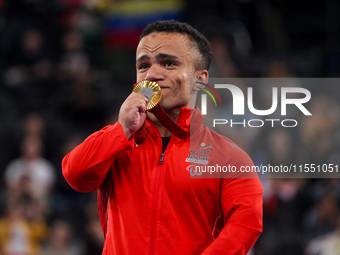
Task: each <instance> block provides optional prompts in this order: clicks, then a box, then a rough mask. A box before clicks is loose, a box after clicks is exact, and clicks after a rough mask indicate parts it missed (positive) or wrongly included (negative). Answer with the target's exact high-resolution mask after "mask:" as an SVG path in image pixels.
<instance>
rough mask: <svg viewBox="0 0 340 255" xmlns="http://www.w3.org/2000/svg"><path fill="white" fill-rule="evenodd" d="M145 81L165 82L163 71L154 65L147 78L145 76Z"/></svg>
mask: <svg viewBox="0 0 340 255" xmlns="http://www.w3.org/2000/svg"><path fill="white" fill-rule="evenodd" d="M145 80H150V81H162V80H164V75H163V73H162V70H161V68H160V67H159V66H157V65H152V66H151V67H150V68H149V70H148V72H147V74H146V76H145Z"/></svg>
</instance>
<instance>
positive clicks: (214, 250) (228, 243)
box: [202, 151, 263, 255]
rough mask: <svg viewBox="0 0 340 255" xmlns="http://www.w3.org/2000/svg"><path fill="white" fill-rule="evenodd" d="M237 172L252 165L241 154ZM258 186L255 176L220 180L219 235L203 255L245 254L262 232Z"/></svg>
mask: <svg viewBox="0 0 340 255" xmlns="http://www.w3.org/2000/svg"><path fill="white" fill-rule="evenodd" d="M236 158H237V159H238V160H237V161H238V162H237V163H236V164H235V165H236V167H237V169H240V167H241V166H247V165H248V166H249V165H251V166H252V165H253V162H252V161H251V159H250V158H249V156H248V155H247V154H246V153H245V152H244V151H241V153H240V154H239V155H238V156H237V157H236ZM262 192H263V189H262V186H261V183H260V180H259V179H258V176H257V174H251V176H250V175H249V174H247V175H240V176H235V177H234V178H225V179H222V180H221V205H222V211H223V216H224V227H223V229H222V230H221V232H220V234H219V236H218V237H217V238H216V239H215V240H214V241H213V242H212V243H211V244H210V245H209V246H208V247H207V248H206V249H205V250H204V252H203V253H202V254H204V255H208V254H211V255H218V254H223V255H226V254H242V255H246V254H247V253H248V251H249V250H250V249H251V247H252V246H253V245H254V244H255V242H256V240H257V238H258V237H259V236H260V234H261V232H262V217H263V212H262V206H263V201H262Z"/></svg>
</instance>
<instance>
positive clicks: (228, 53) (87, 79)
mask: <svg viewBox="0 0 340 255" xmlns="http://www.w3.org/2000/svg"><path fill="white" fill-rule="evenodd" d="M109 2H111V5H110V4H108V3H109ZM124 2H127V3H129V4H131V6H132V9H139V8H140V9H141V10H142V9H143V8H141V6H140V5H141V2H142V4H148V5H149V7H150V8H149V9H152V10H154V11H153V12H149V13H148V15H149V16H147V17H146V18H145V20H147V21H148V22H149V21H153V20H157V19H159V18H160V16H159V13H158V12H157V10H158V9H157V8H159V7H158V5H157V1H154V0H147V1H132V0H129V1H101V0H92V1H91V0H48V1H46V0H7V1H6V0H0V148H1V149H0V151H1V153H0V174H1V176H2V178H1V179H0V180H1V186H0V187H1V188H0V189H1V190H0V254H6V255H15V254H20V255H36V254H41V255H61V254H63V255H87V254H88V255H90V254H91V255H96V254H101V249H102V245H103V241H104V238H103V233H102V230H101V226H100V223H99V219H98V215H97V205H96V193H95V192H94V193H89V194H82V193H78V192H76V191H74V190H72V188H70V187H69V185H68V184H67V183H66V181H65V180H64V179H63V177H62V174H61V160H62V158H63V156H64V155H65V154H66V153H67V152H69V151H70V150H71V149H72V148H74V147H75V146H76V145H77V144H79V143H80V142H81V141H82V140H83V139H85V138H86V137H87V136H88V135H89V134H91V133H92V132H94V131H96V130H98V129H100V128H102V127H104V126H105V125H107V124H111V123H114V122H115V121H116V120H117V114H118V111H119V107H120V105H121V103H122V102H123V101H124V100H125V98H126V96H127V95H128V94H129V93H130V91H131V88H132V84H133V83H134V81H135V64H134V62H135V55H134V54H135V47H136V44H133V43H131V42H135V40H132V39H131V38H135V34H136V33H137V34H138V33H139V32H140V27H141V26H140V25H138V24H137V25H136V24H132V25H131V24H129V31H132V32H131V34H129V35H126V34H124V35H122V34H119V35H120V38H127V40H130V41H129V42H130V44H124V43H122V42H121V41H119V43H117V39H116V38H117V37H115V36H116V35H117V33H116V32H117V30H119V26H123V30H124V25H126V20H125V23H124V22H123V21H124V18H126V17H129V15H131V14H133V11H131V13H129V11H127V12H126V13H125V14H124V13H123V14H121V15H122V16H124V15H126V17H123V18H122V19H121V20H119V21H122V22H119V21H117V20H116V19H117V18H116V16H114V17H111V16H110V15H117V14H116V13H114V12H113V14H112V13H110V12H109V11H108V10H114V9H115V8H117V9H119V8H120V9H119V10H125V9H126V8H125V6H124ZM165 2H167V6H170V7H171V8H172V9H171V10H172V12H171V15H172V16H170V17H175V18H178V19H181V20H183V21H188V22H189V23H191V24H192V25H194V26H195V27H196V28H198V29H199V30H200V31H202V32H203V33H204V34H205V35H206V36H207V37H208V39H209V40H210V42H211V44H212V48H213V52H214V59H213V63H212V66H211V69H210V70H209V71H210V76H211V77H214V78H216V77H268V78H280V77H336V76H339V74H340V20H339V15H337V13H339V11H340V4H339V3H338V1H337V0H327V1H312V2H311V1H307V0H300V1H293V0H289V1H270V0H263V1H251V0H248V1H239V0H233V1H222V0H221V1H220V0H214V1H207V0H200V1H190V0H187V1H184V0H182V1H181V0H167V1H165ZM134 5H135V6H134ZM135 7H136V8H135ZM153 8H154V9H153ZM167 15H168V14H167ZM169 15H170V14H169ZM166 17H168V16H166ZM312 17H313V18H312ZM145 20H144V21H145ZM114 22H116V23H114ZM136 22H137V21H136ZM137 23H138V22H137ZM108 24H111V25H110V26H109V25H108ZM112 24H118V25H117V26H113V27H112ZM108 26H109V29H108ZM117 27H118V28H117ZM127 30H128V29H127ZM115 33H116V34H115ZM108 34H109V35H110V36H108ZM124 36H125V37H124ZM261 86H263V87H261V91H265V84H262V85H261ZM314 95H315V96H314ZM339 96H340V92H339V89H337V88H335V89H334V90H328V91H324V88H323V87H322V85H320V87H318V88H314V90H313V101H312V103H311V104H310V105H309V109H311V111H312V112H313V118H307V117H306V118H302V117H301V118H300V119H299V126H298V127H297V128H294V129H289V130H287V129H284V128H267V129H265V128H263V129H256V130H254V129H253V130H250V129H247V128H243V129H235V130H231V131H230V132H229V133H228V136H229V137H230V138H231V139H232V140H234V141H235V142H236V143H237V144H239V145H240V146H241V147H242V148H243V149H245V150H246V151H247V152H248V153H249V154H250V156H251V157H252V159H253V160H254V162H255V163H256V164H260V163H270V164H273V165H275V164H288V163H292V162H296V160H297V159H299V160H300V161H303V162H306V163H329V162H337V163H338V164H340V102H339ZM266 103H267V102H265V100H264V102H263V104H264V105H266ZM262 185H263V187H264V195H263V197H264V231H263V234H262V235H261V237H260V239H259V241H258V242H257V243H256V245H255V247H254V248H253V249H252V251H251V254H254V255H257V254H258V255H272V254H277V255H280V254H291V255H294V254H308V255H322V254H327V255H332V254H340V210H339V200H340V181H339V179H337V178H334V179H274V178H273V179H264V180H262ZM188 245H190V244H188Z"/></svg>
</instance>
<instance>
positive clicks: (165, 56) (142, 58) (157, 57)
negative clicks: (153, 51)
mask: <svg viewBox="0 0 340 255" xmlns="http://www.w3.org/2000/svg"><path fill="white" fill-rule="evenodd" d="M156 59H157V60H162V59H171V60H177V59H178V57H176V56H174V55H171V54H165V53H160V54H158V55H157V56H156ZM144 60H150V57H149V56H147V55H143V56H140V57H139V58H137V60H136V63H138V62H141V61H144Z"/></svg>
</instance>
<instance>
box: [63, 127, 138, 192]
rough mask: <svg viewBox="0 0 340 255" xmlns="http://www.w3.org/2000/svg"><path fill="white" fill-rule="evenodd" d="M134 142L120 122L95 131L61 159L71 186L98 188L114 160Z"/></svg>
mask: <svg viewBox="0 0 340 255" xmlns="http://www.w3.org/2000/svg"><path fill="white" fill-rule="evenodd" d="M133 146H134V138H131V139H130V140H128V139H127V138H126V136H125V134H124V132H123V129H122V127H121V125H120V124H119V122H117V123H115V124H114V125H109V126H106V127H104V128H103V129H101V130H99V131H97V132H95V133H93V134H92V135H90V136H89V137H87V138H86V139H85V141H84V142H82V143H81V144H80V145H78V146H77V147H75V148H74V149H73V150H72V151H71V152H70V153H68V154H67V155H66V156H65V157H64V159H63V161H62V171H63V175H64V177H65V179H66V181H67V182H68V183H69V184H70V186H71V187H72V188H74V189H75V190H77V191H80V192H91V191H94V190H96V189H97V188H98V187H99V186H100V185H101V184H102V182H103V181H104V179H105V176H106V174H107V172H108V171H109V169H110V168H111V165H112V163H113V160H114V159H116V158H117V157H118V156H119V154H120V153H121V152H123V151H125V150H127V149H130V148H132V147H133Z"/></svg>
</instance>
